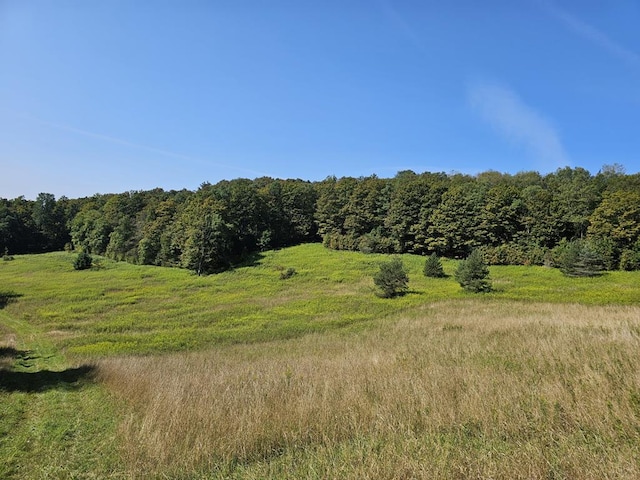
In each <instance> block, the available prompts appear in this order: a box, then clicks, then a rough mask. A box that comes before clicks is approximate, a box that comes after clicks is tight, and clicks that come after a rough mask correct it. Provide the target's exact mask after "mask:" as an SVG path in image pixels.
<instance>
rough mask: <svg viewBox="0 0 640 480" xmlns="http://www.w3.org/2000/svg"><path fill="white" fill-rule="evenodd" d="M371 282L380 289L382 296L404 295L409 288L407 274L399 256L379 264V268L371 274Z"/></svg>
mask: <svg viewBox="0 0 640 480" xmlns="http://www.w3.org/2000/svg"><path fill="white" fill-rule="evenodd" d="M373 283H375V285H376V286H377V287H378V288H379V289H380V294H379V295H380V296H381V297H382V298H392V297H397V296H400V295H404V294H405V293H407V291H408V290H409V275H407V271H406V270H405V268H404V264H403V263H402V260H401V259H400V258H399V257H394V258H392V259H391V260H389V261H388V262H384V263H382V264H380V270H379V271H378V272H377V273H376V274H375V275H374V276H373Z"/></svg>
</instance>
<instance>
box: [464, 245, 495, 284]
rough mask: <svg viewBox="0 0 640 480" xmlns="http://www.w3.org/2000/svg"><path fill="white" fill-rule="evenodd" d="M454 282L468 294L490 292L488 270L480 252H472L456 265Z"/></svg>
mask: <svg viewBox="0 0 640 480" xmlns="http://www.w3.org/2000/svg"><path fill="white" fill-rule="evenodd" d="M455 278H456V281H457V282H458V283H459V284H460V286H461V287H462V288H464V289H465V290H467V291H469V292H474V293H480V292H490V291H491V282H490V281H489V268H488V267H487V264H486V263H485V261H484V258H483V257H482V252H481V251H480V250H477V249H476V250H474V251H473V252H471V254H470V255H469V256H468V257H467V258H466V260H462V261H461V262H460V264H459V265H458V268H457V270H456V274H455Z"/></svg>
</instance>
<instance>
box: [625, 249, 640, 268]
mask: <svg viewBox="0 0 640 480" xmlns="http://www.w3.org/2000/svg"><path fill="white" fill-rule="evenodd" d="M620 270H627V271H632V270H640V248H637V247H636V248H635V249H633V250H632V249H626V250H623V251H622V254H621V255H620Z"/></svg>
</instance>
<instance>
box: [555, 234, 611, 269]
mask: <svg viewBox="0 0 640 480" xmlns="http://www.w3.org/2000/svg"><path fill="white" fill-rule="evenodd" d="M560 270H561V271H562V273H564V274H565V275H567V276H568V277H595V276H598V275H600V273H601V272H602V270H604V259H603V258H602V255H600V254H599V253H598V252H597V251H596V250H595V248H594V247H593V245H592V244H591V243H590V242H587V241H583V240H574V241H573V242H569V243H567V244H566V245H564V246H563V247H562V252H561V254H560Z"/></svg>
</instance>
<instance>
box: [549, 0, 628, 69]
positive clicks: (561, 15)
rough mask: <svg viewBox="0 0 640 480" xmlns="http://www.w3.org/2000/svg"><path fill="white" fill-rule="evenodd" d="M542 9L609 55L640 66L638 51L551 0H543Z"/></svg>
mask: <svg viewBox="0 0 640 480" xmlns="http://www.w3.org/2000/svg"><path fill="white" fill-rule="evenodd" d="M543 6H544V9H545V10H546V11H547V12H548V13H549V14H550V15H551V16H552V17H554V18H555V19H556V20H559V21H560V22H561V23H563V24H564V25H565V27H567V28H568V29H569V30H571V31H572V32H574V33H575V34H577V35H579V36H581V37H582V38H584V39H586V40H589V41H590V42H592V43H594V44H595V45H597V46H598V47H599V48H601V49H603V50H605V51H606V52H607V53H609V55H612V56H613V57H616V58H618V59H619V60H622V61H624V62H626V63H628V64H630V65H633V66H636V67H637V66H640V53H638V52H634V51H633V50H630V49H628V48H626V47H625V46H623V45H621V44H620V43H618V42H616V41H614V40H613V39H611V38H610V37H609V36H608V35H607V34H606V33H604V32H602V31H600V30H598V29H597V28H595V27H594V26H592V25H589V24H588V23H585V22H583V21H582V20H580V19H579V18H578V17H576V16H575V15H572V14H571V13H569V12H567V11H566V10H563V9H561V8H560V7H558V6H557V5H555V4H554V3H552V2H544V3H543Z"/></svg>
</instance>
